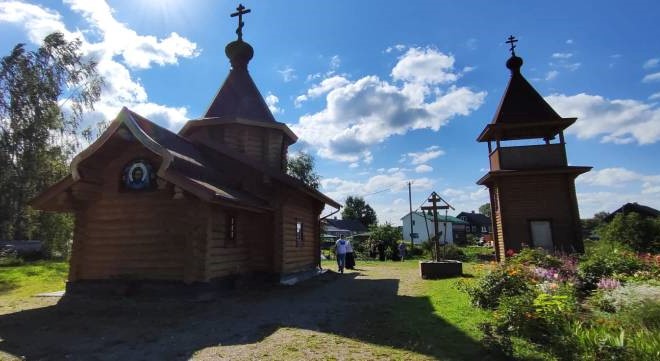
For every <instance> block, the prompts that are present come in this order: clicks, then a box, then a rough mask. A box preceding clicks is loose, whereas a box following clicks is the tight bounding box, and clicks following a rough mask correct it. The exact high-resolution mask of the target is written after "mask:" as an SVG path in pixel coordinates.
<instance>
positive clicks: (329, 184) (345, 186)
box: [321, 171, 434, 211]
mask: <svg viewBox="0 0 660 361" xmlns="http://www.w3.org/2000/svg"><path fill="white" fill-rule="evenodd" d="M409 180H410V181H412V186H411V187H412V189H414V190H430V189H432V188H433V184H434V183H433V181H432V180H431V179H429V178H425V177H424V178H413V179H409V178H407V177H406V174H405V173H404V172H402V171H397V172H393V173H388V174H377V175H375V176H373V177H371V178H369V179H367V180H365V181H351V180H344V179H341V178H337V177H334V178H323V179H321V191H322V192H323V193H324V194H326V195H327V196H328V197H330V198H332V199H334V200H337V201H339V200H341V202H343V200H344V199H346V197H348V196H350V195H358V196H364V195H367V194H373V193H375V192H380V191H383V190H386V191H387V192H389V193H390V194H391V193H397V192H402V191H405V192H407V191H408V181H409ZM376 211H378V210H376Z"/></svg>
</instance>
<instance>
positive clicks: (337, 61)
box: [330, 55, 341, 70]
mask: <svg viewBox="0 0 660 361" xmlns="http://www.w3.org/2000/svg"><path fill="white" fill-rule="evenodd" d="M340 65H341V58H340V57H339V55H333V56H332V57H331V58H330V69H331V70H337V69H338V68H339V66H340Z"/></svg>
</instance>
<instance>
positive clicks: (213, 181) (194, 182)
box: [31, 107, 340, 210]
mask: <svg viewBox="0 0 660 361" xmlns="http://www.w3.org/2000/svg"><path fill="white" fill-rule="evenodd" d="M126 132H129V133H130V136H132V137H133V138H134V139H136V140H137V141H139V142H140V143H141V144H142V145H144V146H145V147H146V148H147V149H149V150H151V151H152V152H154V153H156V154H158V155H159V156H160V157H161V158H162V162H161V165H160V167H159V169H158V171H157V174H158V176H159V177H160V178H162V179H165V180H166V181H168V182H171V183H172V184H174V185H176V186H179V187H180V188H181V189H183V190H185V191H188V192H190V193H192V194H194V195H195V196H197V197H199V198H200V199H202V200H205V201H208V202H220V203H225V204H227V205H235V206H240V207H244V208H250V209H254V210H267V209H269V206H268V202H267V200H266V199H263V198H261V197H258V196H256V195H253V194H250V193H248V192H246V191H243V190H238V189H236V187H232V186H231V185H230V184H227V182H226V181H225V177H223V173H225V168H226V167H227V165H229V166H234V165H242V166H245V167H249V168H251V169H253V170H254V171H255V172H257V173H260V174H263V175H264V176H267V177H271V178H273V179H275V180H276V181H279V182H281V183H283V184H285V185H287V186H289V187H291V188H294V189H297V190H299V191H302V192H304V193H306V194H307V195H309V196H311V197H313V198H315V199H317V200H319V201H321V202H324V203H325V204H328V205H330V206H333V207H335V208H339V206H340V205H339V204H338V203H337V202H335V201H334V200H332V199H330V198H328V197H327V196H325V195H324V194H322V193H321V192H319V191H316V190H314V189H312V188H309V187H308V186H306V185H305V184H304V183H302V182H301V181H299V180H297V179H295V178H293V177H291V176H289V175H287V174H285V173H283V172H279V171H275V170H272V169H270V168H267V167H265V166H263V165H261V164H259V163H257V162H254V161H252V160H250V159H248V158H247V157H245V156H244V155H242V154H240V153H238V152H235V151H232V150H231V149H228V148H227V149H224V148H222V149H220V150H218V149H212V148H210V147H206V146H204V145H201V144H197V143H192V142H190V141H188V140H187V139H185V138H183V137H181V136H179V135H177V134H176V133H173V132H171V131H169V130H167V129H165V128H163V127H161V126H159V125H157V124H155V123H154V122H151V121H150V120H148V119H147V118H145V117H142V116H140V115H139V114H137V113H135V112H133V111H131V110H129V109H127V108H125V107H124V108H123V109H122V110H121V111H120V112H119V114H118V115H117V117H116V118H115V120H114V121H113V122H112V123H111V124H110V125H109V126H108V128H107V129H106V131H105V132H104V133H103V134H102V135H101V136H100V137H99V138H98V139H97V140H96V141H95V142H94V143H92V144H91V145H90V146H89V147H88V148H86V149H85V150H83V151H82V152H80V153H79V154H78V155H77V156H76V157H75V158H74V159H73V161H72V163H71V175H69V176H67V177H65V178H64V179H62V180H61V181H59V182H58V183H56V184H55V185H54V186H52V187H50V188H48V189H47V190H46V191H44V192H43V193H41V194H40V195H38V196H37V197H36V198H35V199H33V200H32V202H31V205H33V206H34V207H36V208H47V206H46V204H47V203H48V201H49V200H51V199H53V197H55V196H56V195H57V194H59V193H61V192H64V191H66V190H67V189H68V188H69V187H71V186H72V185H73V184H75V183H76V182H77V181H80V180H81V179H82V178H84V177H83V175H81V173H80V171H79V166H80V164H81V163H82V162H83V161H84V160H85V159H88V158H90V157H91V156H92V155H93V154H95V153H96V152H98V151H99V150H100V149H102V147H103V146H104V145H105V144H106V143H107V142H108V141H109V140H110V139H111V138H113V137H114V136H120V137H127V136H129V135H127V134H122V133H126ZM218 160H222V161H220V162H219V161H218Z"/></svg>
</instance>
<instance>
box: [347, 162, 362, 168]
mask: <svg viewBox="0 0 660 361" xmlns="http://www.w3.org/2000/svg"><path fill="white" fill-rule="evenodd" d="M359 166H360V163H351V164H349V165H348V167H349V168H351V169H353V168H357V167H359Z"/></svg>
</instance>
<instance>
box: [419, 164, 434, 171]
mask: <svg viewBox="0 0 660 361" xmlns="http://www.w3.org/2000/svg"><path fill="white" fill-rule="evenodd" d="M432 171H433V167H431V166H429V165H426V164H420V165H418V166H417V167H415V172H416V173H428V172H432Z"/></svg>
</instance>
